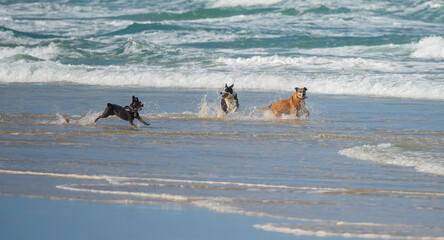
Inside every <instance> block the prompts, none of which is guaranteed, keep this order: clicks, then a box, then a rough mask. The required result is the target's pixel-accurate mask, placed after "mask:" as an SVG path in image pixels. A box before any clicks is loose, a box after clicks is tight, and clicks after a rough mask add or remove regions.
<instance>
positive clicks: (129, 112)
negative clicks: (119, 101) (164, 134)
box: [94, 96, 150, 127]
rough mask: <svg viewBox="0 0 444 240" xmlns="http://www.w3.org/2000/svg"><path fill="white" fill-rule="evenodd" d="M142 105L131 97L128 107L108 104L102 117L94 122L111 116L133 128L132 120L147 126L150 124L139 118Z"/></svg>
mask: <svg viewBox="0 0 444 240" xmlns="http://www.w3.org/2000/svg"><path fill="white" fill-rule="evenodd" d="M142 107H143V104H142V102H141V101H139V98H136V97H134V96H133V102H132V103H131V104H130V105H129V106H125V107H121V106H119V105H116V104H111V103H108V106H107V107H106V108H105V111H103V113H102V115H100V116H99V117H98V118H96V120H95V121H94V122H97V120H99V119H100V118H107V117H109V116H111V115H116V116H118V117H119V118H121V119H123V120H126V121H129V122H130V124H131V126H132V127H135V126H134V122H133V121H134V119H135V118H136V119H138V120H139V121H140V122H141V123H143V124H145V125H147V126H149V125H150V124H149V123H147V122H145V121H143V119H142V118H141V117H140V116H139V111H141V110H142Z"/></svg>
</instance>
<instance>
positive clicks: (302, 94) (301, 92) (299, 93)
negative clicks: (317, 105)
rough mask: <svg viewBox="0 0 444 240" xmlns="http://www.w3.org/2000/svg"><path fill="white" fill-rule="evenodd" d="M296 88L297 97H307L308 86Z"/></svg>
mask: <svg viewBox="0 0 444 240" xmlns="http://www.w3.org/2000/svg"><path fill="white" fill-rule="evenodd" d="M295 90H296V96H297V98H299V99H306V98H307V96H306V93H307V90H308V89H307V88H306V87H304V88H295Z"/></svg>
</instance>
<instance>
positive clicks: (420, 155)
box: [339, 143, 444, 176]
mask: <svg viewBox="0 0 444 240" xmlns="http://www.w3.org/2000/svg"><path fill="white" fill-rule="evenodd" d="M339 154H341V155H344V156H346V157H349V158H355V159H359V160H366V161H372V162H377V163H382V164H390V165H396V166H402V167H413V168H415V170H417V171H418V172H424V173H431V174H436V175H442V176H444V161H443V160H444V155H443V154H439V153H432V152H426V151H413V150H409V149H403V148H402V147H400V146H397V145H392V144H390V143H383V144H379V145H363V146H357V147H352V148H347V149H343V150H340V151H339Z"/></svg>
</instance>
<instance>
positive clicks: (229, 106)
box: [220, 84, 239, 113]
mask: <svg viewBox="0 0 444 240" xmlns="http://www.w3.org/2000/svg"><path fill="white" fill-rule="evenodd" d="M233 87H234V84H232V85H231V86H229V87H228V86H227V84H225V88H224V91H223V92H221V93H220V94H221V95H222V100H221V102H220V105H221V107H222V110H223V111H224V112H225V113H233V112H236V111H237V109H238V108H239V100H238V99H237V93H236V92H235V91H234V90H233Z"/></svg>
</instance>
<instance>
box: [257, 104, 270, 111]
mask: <svg viewBox="0 0 444 240" xmlns="http://www.w3.org/2000/svg"><path fill="white" fill-rule="evenodd" d="M254 108H256V110H259V111H267V110H268V109H270V108H271V104H270V106H268V107H264V108H258V107H254Z"/></svg>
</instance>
